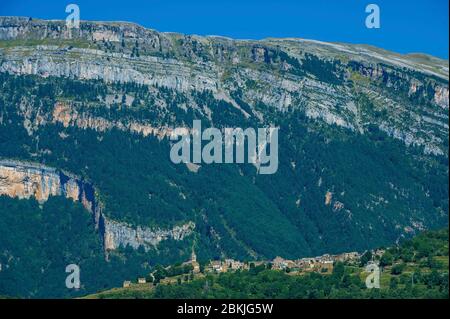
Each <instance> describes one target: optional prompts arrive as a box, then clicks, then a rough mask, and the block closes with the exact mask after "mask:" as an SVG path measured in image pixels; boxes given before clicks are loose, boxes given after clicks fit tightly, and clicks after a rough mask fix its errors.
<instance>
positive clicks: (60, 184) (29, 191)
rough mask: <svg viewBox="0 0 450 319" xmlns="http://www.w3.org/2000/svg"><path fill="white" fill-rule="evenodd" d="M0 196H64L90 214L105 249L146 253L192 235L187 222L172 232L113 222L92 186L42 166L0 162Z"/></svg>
mask: <svg viewBox="0 0 450 319" xmlns="http://www.w3.org/2000/svg"><path fill="white" fill-rule="evenodd" d="M0 195H6V196H9V197H13V198H20V199H29V198H32V197H33V198H36V200H38V201H39V202H40V203H43V202H45V201H47V200H48V198H49V197H50V196H64V197H66V198H68V199H72V200H74V201H78V202H80V203H82V204H83V206H84V207H85V208H86V209H87V210H88V211H89V212H90V213H91V214H92V216H93V218H94V221H95V225H96V228H97V230H98V231H99V233H100V235H101V236H102V239H103V245H104V249H105V250H106V251H108V250H115V249H117V248H119V247H120V246H123V247H125V246H127V245H130V246H131V247H133V248H138V247H139V246H143V247H144V249H146V250H148V249H151V248H155V247H156V246H157V245H158V244H159V243H160V242H161V241H164V240H167V239H169V238H171V239H174V240H183V239H184V238H185V237H186V236H189V235H190V234H192V232H193V230H194V228H195V224H194V223H192V222H188V223H186V224H183V225H179V226H175V227H173V228H172V229H160V228H148V227H142V226H137V227H134V226H132V225H128V224H126V223H123V222H119V221H115V220H112V219H110V218H108V217H107V216H105V215H104V214H103V205H102V203H100V202H99V201H98V199H97V196H96V194H95V188H94V187H93V185H92V184H91V183H89V182H88V181H85V180H83V179H80V178H78V177H76V176H75V175H72V174H69V173H66V172H63V171H62V170H58V169H54V168H51V167H47V166H44V165H39V164H35V163H25V162H19V161H9V160H0Z"/></svg>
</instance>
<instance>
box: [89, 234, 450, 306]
mask: <svg viewBox="0 0 450 319" xmlns="http://www.w3.org/2000/svg"><path fill="white" fill-rule="evenodd" d="M378 262H379V264H380V266H381V267H382V273H381V285H380V286H381V288H380V289H367V288H366V285H365V278H366V276H367V275H368V274H367V273H365V272H364V266H365V262H362V264H361V265H360V266H359V267H358V266H354V265H350V264H346V263H341V262H338V263H336V264H335V267H334V269H333V273H332V274H321V273H306V274H301V275H290V274H289V273H288V272H283V271H278V270H271V269H270V265H268V266H264V265H261V266H256V267H251V268H250V270H244V271H237V272H228V273H221V274H218V275H213V274H210V275H207V276H206V277H204V278H200V279H194V280H190V279H188V280H187V281H183V282H178V283H174V284H159V285H157V286H156V287H155V288H153V289H148V288H147V289H130V288H128V289H127V288H125V289H116V290H111V291H106V292H102V293H98V294H95V295H92V296H89V298H176V299H190V298H194V299H195V298H244V299H245V298H256V299H258V298H261V299H265V298H301V299H304V298H308V299H317V298H331V299H333V298H337V299H341V298H433V299H434V298H448V293H449V286H448V283H449V277H448V229H445V230H440V231H434V232H425V233H423V234H420V235H419V236H417V237H415V238H414V239H412V240H406V241H403V242H402V243H401V244H400V245H399V246H395V247H392V248H389V249H387V250H386V251H385V253H384V255H383V256H381V257H380V258H379V260H378ZM287 271H288V270H287Z"/></svg>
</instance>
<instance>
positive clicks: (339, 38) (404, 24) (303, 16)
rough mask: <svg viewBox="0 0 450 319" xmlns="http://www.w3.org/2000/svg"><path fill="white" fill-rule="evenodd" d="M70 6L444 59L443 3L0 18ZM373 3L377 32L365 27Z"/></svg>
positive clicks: (126, 3) (81, 0)
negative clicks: (74, 10)
mask: <svg viewBox="0 0 450 319" xmlns="http://www.w3.org/2000/svg"><path fill="white" fill-rule="evenodd" d="M69 3H76V4H78V5H79V7H80V12H81V19H82V20H103V21H110V20H120V21H131V22H136V23H139V24H141V25H143V26H146V27H149V28H153V29H157V30H159V31H175V32H181V33H187V34H200V35H212V34H213V35H223V36H229V37H232V38H239V39H262V38H265V37H301V38H307V39H316V40H322V41H332V42H349V43H365V44H372V45H375V46H378V47H382V48H385V49H388V50H392V51H396V52H400V53H413V52H422V53H428V54H432V55H435V56H438V57H441V58H445V59H448V47H449V44H448V43H449V42H448V37H449V22H448V17H449V16H448V10H449V8H448V6H449V4H448V0H409V1H406V0H395V1H394V0H367V1H362V0H339V1H338V0H310V1H306V0H297V1H295V0H277V1H266V0H240V1H238V0H222V1H217V0H209V1H207V0H191V1H189V0H147V1H144V0H108V1H101V0H100V1H94V0H72V1H61V0H47V1H42V0H1V2H0V15H21V16H32V17H35V18H44V19H65V17H66V16H67V14H66V13H65V7H66V5H67V4H69ZM370 3H375V4H377V5H378V6H379V7H380V11H381V28H380V29H367V28H366V27H365V18H366V16H367V14H366V13H365V7H366V5H367V4H370Z"/></svg>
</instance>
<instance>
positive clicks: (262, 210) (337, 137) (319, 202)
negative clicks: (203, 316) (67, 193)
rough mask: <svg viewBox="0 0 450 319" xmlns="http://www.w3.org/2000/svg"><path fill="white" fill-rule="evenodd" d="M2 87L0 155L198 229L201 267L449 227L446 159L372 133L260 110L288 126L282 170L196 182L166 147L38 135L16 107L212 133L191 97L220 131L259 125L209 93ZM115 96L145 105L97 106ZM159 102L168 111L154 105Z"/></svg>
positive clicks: (61, 82) (80, 135) (203, 174)
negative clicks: (56, 171)
mask: <svg viewBox="0 0 450 319" xmlns="http://www.w3.org/2000/svg"><path fill="white" fill-rule="evenodd" d="M311 63H318V61H311ZM324 67H325V66H324ZM326 67H327V68H331V67H332V66H331V65H328V66H326ZM0 79H1V81H0V83H1V87H0V91H1V98H0V110H1V114H2V119H3V121H2V123H3V124H2V125H0V150H1V152H0V156H1V157H3V158H17V159H26V160H31V161H35V162H41V163H45V164H47V165H49V166H53V167H56V168H60V169H65V170H67V171H69V172H72V173H75V174H78V175H80V176H82V177H84V178H86V179H88V180H90V181H92V182H93V184H94V185H95V186H96V188H97V189H98V193H99V197H100V200H101V201H102V202H103V203H104V204H105V214H106V215H108V216H110V217H112V218H114V219H117V220H121V221H126V222H129V223H131V224H133V225H145V226H162V227H170V226H172V225H175V224H179V223H182V222H186V221H194V222H195V223H196V232H197V235H198V236H197V237H198V238H197V239H198V240H197V245H198V251H199V259H204V260H207V259H213V258H220V257H222V256H224V255H226V256H230V257H234V258H238V259H245V260H249V259H253V258H255V257H260V258H273V257H275V256H276V255H281V256H284V257H286V258H296V257H301V256H308V255H316V254H321V253H334V252H341V251H343V250H347V251H349V250H358V251H362V250H364V249H367V248H372V247H374V246H376V245H385V244H389V243H392V242H394V241H395V240H397V239H398V238H399V237H402V236H405V235H406V236H411V235H413V234H414V228H417V227H418V228H417V229H420V228H437V227H442V226H445V225H447V224H448V159H447V158H446V157H445V156H424V155H423V150H422V149H420V148H417V147H412V146H411V147H408V148H406V147H405V146H404V145H403V144H402V142H401V141H397V140H394V139H392V138H389V137H388V136H387V135H386V134H385V133H383V132H381V131H379V130H378V129H376V128H375V127H373V128H370V130H369V131H368V133H367V134H364V135H359V134H354V133H353V132H350V131H348V130H346V129H343V128H340V127H337V126H333V125H328V124H324V123H322V122H318V121H315V120H311V119H309V118H307V117H306V116H305V114H304V112H303V111H302V110H301V109H297V110H290V112H288V113H281V112H276V111H274V110H269V109H268V108H267V106H264V105H262V104H260V105H258V106H257V108H260V110H263V109H264V110H265V111H266V112H267V116H266V117H267V120H268V121H271V122H273V123H275V124H278V125H279V126H280V141H279V145H280V150H279V159H280V164H279V169H278V172H277V173H276V174H274V175H268V176H264V175H257V174H256V169H255V168H254V167H253V166H252V165H245V164H244V165H234V164H230V165H214V164H212V165H202V167H201V169H200V170H199V171H198V173H192V172H190V171H189V170H188V169H187V168H186V167H185V166H184V165H174V164H173V163H171V161H170V159H169V153H170V152H169V148H170V144H169V142H168V141H167V140H162V141H159V140H158V139H157V138H155V137H151V136H149V137H143V136H141V135H138V134H132V133H128V132H123V131H120V130H118V129H111V130H107V131H105V132H96V131H94V130H91V129H86V130H82V129H79V128H77V127H72V126H69V127H63V126H62V125H61V124H59V123H53V122H52V121H51V118H50V119H48V120H47V121H48V122H47V123H46V124H45V125H36V126H33V129H32V130H33V132H32V133H30V132H29V131H27V130H26V128H25V127H24V119H23V118H22V117H23V114H22V113H21V112H22V111H20V109H18V105H21V103H22V104H27V103H31V105H32V110H31V111H30V112H29V114H28V115H27V116H28V117H29V119H28V120H29V121H31V122H32V123H33V121H37V119H38V117H39V116H43V115H45V114H51V113H52V110H53V106H54V104H55V102H56V101H65V100H67V99H70V100H73V101H74V102H73V105H74V107H77V108H78V110H79V111H80V112H81V111H83V112H86V114H90V115H95V116H101V117H102V118H104V119H106V120H111V121H114V120H117V119H122V120H123V121H125V122H126V121H129V120H131V119H132V118H138V119H140V120H147V121H148V122H149V123H151V124H152V125H159V124H161V123H165V124H167V125H170V124H172V125H191V123H190V121H191V120H192V119H194V118H198V119H201V120H202V121H203V122H204V124H205V125H207V124H211V122H210V121H211V120H210V119H208V118H206V117H205V116H204V115H202V113H200V112H198V109H196V108H188V109H187V110H184V109H183V108H181V107H179V105H180V103H183V101H185V100H186V99H188V98H191V99H194V101H196V103H197V105H198V108H199V109H201V108H202V107H204V106H206V105H207V106H208V107H209V108H210V109H211V110H214V112H213V118H212V121H213V123H214V125H217V126H219V127H223V126H227V125H231V126H235V125H240V126H242V127H246V126H248V127H253V126H255V125H257V123H255V122H254V121H255V119H254V118H249V119H246V118H245V117H242V116H241V115H238V111H237V110H236V108H234V107H232V106H231V105H230V104H229V103H227V102H224V101H219V100H216V99H214V98H213V96H212V94H210V93H208V92H203V93H195V94H193V95H192V96H187V95H186V94H184V93H180V92H174V91H173V90H170V89H166V88H150V87H147V86H141V85H135V84H120V83H114V84H106V83H104V82H102V81H94V80H91V81H77V80H71V79H62V78H59V79H55V78H51V77H49V78H46V79H42V78H38V77H34V76H20V77H17V76H11V75H7V74H0ZM155 89H156V91H155ZM112 92H115V93H116V95H119V96H120V95H121V94H129V95H133V96H135V97H137V98H138V99H139V100H141V102H140V103H138V104H136V103H135V105H132V106H130V107H124V106H123V105H122V106H121V105H120V102H118V103H116V104H113V105H112V106H110V107H108V108H105V107H104V106H103V107H100V106H101V105H102V104H101V103H99V101H98V99H99V97H101V96H102V95H105V94H111V93H112ZM118 92H120V93H118ZM236 94H237V95H239V92H237V93H236ZM155 98H163V99H164V100H165V101H166V103H167V107H166V108H156V107H154V105H153V104H152V103H153V102H152V101H153V100H154V99H155ZM119 100H120V99H119ZM23 101H26V102H23ZM361 103H364V101H363V100H362V101H361ZM30 134H31V135H30ZM327 192H330V193H332V200H331V202H330V204H329V205H326V204H325V195H326V193H327ZM414 225H416V226H414ZM413 226H414V227H413ZM405 229H409V230H411V231H409V232H406V231H405ZM219 238H220V240H219ZM318 239H319V240H318Z"/></svg>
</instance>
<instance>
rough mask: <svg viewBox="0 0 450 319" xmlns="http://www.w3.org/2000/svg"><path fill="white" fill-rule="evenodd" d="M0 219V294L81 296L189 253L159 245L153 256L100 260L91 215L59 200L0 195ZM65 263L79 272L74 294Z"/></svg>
mask: <svg viewBox="0 0 450 319" xmlns="http://www.w3.org/2000/svg"><path fill="white" fill-rule="evenodd" d="M0 215H1V218H0V234H1V236H0V264H1V268H0V295H5V296H10V297H21V298H55V297H56V298H62V297H75V296H81V295H85V294H87V293H92V292H95V291H98V290H103V289H107V288H111V287H114V286H118V285H121V284H122V281H123V280H124V279H126V278H134V277H135V276H136V275H138V276H139V275H145V274H146V273H148V272H149V271H150V269H152V267H153V266H154V265H155V264H154V263H153V261H154V260H158V261H162V262H163V263H165V264H170V263H174V262H176V261H177V260H178V258H179V257H180V256H183V254H185V255H184V257H183V258H187V256H188V254H189V251H187V252H185V251H184V249H183V247H180V244H179V242H176V241H165V242H164V243H162V244H161V245H160V247H159V250H158V251H156V250H155V251H149V252H147V253H145V252H144V250H143V249H139V250H136V251H135V250H133V249H131V248H130V247H124V248H123V249H119V250H118V251H115V252H114V253H110V254H109V256H108V260H106V258H105V254H104V251H103V248H102V242H101V238H100V236H99V234H98V232H97V231H96V230H95V225H94V221H93V218H92V215H91V214H90V213H89V212H88V211H86V210H85V209H84V208H83V207H82V205H81V204H79V203H75V202H73V201H71V200H67V199H65V198H62V197H51V198H50V199H49V200H48V201H47V202H46V203H45V204H43V205H40V204H39V203H38V202H36V201H35V200H33V199H30V200H18V199H11V198H8V197H5V196H0ZM168 252H170V254H169V253H168ZM177 252H178V253H177ZM69 264H76V265H78V266H79V267H80V282H81V287H80V289H67V288H66V285H65V280H66V277H67V276H68V275H69V274H68V273H66V272H65V270H66V266H67V265H69Z"/></svg>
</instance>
